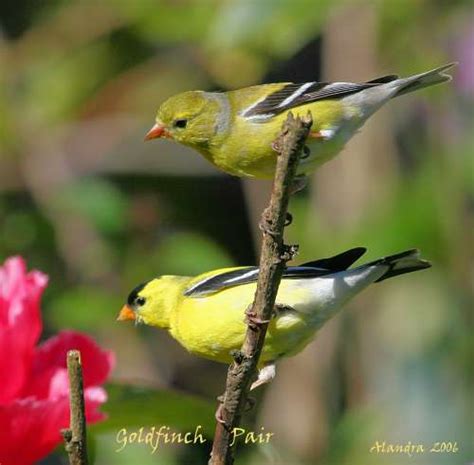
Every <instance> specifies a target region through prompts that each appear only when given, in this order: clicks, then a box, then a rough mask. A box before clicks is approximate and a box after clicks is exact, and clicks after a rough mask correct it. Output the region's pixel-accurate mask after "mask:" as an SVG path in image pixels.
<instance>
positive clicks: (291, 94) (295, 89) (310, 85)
mask: <svg viewBox="0 0 474 465" xmlns="http://www.w3.org/2000/svg"><path fill="white" fill-rule="evenodd" d="M394 79H397V76H395V75H390V76H383V77H380V78H377V79H373V80H372V81H369V82H364V83H354V82H332V83H328V82H306V83H302V84H301V83H300V84H295V83H288V84H285V85H284V87H282V88H281V89H279V90H277V91H275V92H273V93H271V94H270V95H268V96H267V97H266V98H265V99H264V100H262V101H261V102H259V103H257V104H256V105H252V106H251V107H249V108H248V109H247V110H245V111H244V112H243V114H242V116H244V117H245V118H255V119H258V118H262V119H265V118H269V117H272V116H275V115H278V114H279V113H282V112H284V111H286V110H289V109H290V108H294V107H297V106H299V105H303V104H305V103H310V102H315V101H317V100H323V99H332V98H338V97H343V96H345V95H350V94H354V93H356V92H360V91H361V90H364V89H367V88H369V87H375V86H379V85H381V84H385V83H387V82H390V81H393V80H394Z"/></svg>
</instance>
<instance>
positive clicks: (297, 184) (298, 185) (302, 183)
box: [290, 174, 308, 195]
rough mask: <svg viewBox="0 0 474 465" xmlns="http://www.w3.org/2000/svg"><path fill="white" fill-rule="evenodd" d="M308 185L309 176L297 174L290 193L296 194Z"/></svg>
mask: <svg viewBox="0 0 474 465" xmlns="http://www.w3.org/2000/svg"><path fill="white" fill-rule="evenodd" d="M307 185H308V178H307V177H306V176H305V175H304V174H300V175H298V176H295V177H294V178H293V182H292V184H291V186H290V195H294V194H296V193H297V192H300V191H302V190H303V189H304V188H305V187H306V186H307Z"/></svg>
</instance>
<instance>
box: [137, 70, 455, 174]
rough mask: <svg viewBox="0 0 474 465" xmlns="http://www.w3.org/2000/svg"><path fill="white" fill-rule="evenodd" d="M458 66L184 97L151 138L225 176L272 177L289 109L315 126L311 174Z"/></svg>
mask: <svg viewBox="0 0 474 465" xmlns="http://www.w3.org/2000/svg"><path fill="white" fill-rule="evenodd" d="M454 64H455V63H451V64H448V65H444V66H441V67H439V68H436V69H434V70H432V71H428V72H426V73H422V74H417V75H414V76H410V77H407V78H401V79H399V78H398V76H394V75H391V76H384V77H381V78H377V79H373V80H371V81H368V82H364V83H360V84H356V83H352V82H332V83H326V82H307V83H304V84H294V83H288V82H285V83H280V84H263V85H258V86H253V87H247V88H244V89H239V90H234V91H230V92H223V93H220V92H203V91H191V92H184V93H181V94H178V95H175V96H174V97H171V98H169V99H168V100H166V101H165V102H164V103H163V104H162V105H161V107H160V108H159V110H158V114H157V116H156V124H155V125H154V126H153V127H152V128H151V129H150V131H149V132H148V134H147V135H146V137H145V139H146V140H149V139H155V138H158V137H165V138H170V139H173V140H175V141H177V142H179V143H181V144H184V145H188V146H190V147H192V148H194V149H196V150H197V151H198V152H200V153H201V154H202V155H203V156H204V157H205V158H206V159H207V160H209V161H210V162H211V163H213V164H214V165H215V166H216V167H218V168H220V169H221V170H223V171H226V172H227V173H230V174H233V175H237V176H252V177H256V178H272V177H273V173H274V170H275V165H276V156H275V152H274V150H273V149H272V142H273V141H274V140H275V138H276V137H277V135H278V133H279V131H280V129H281V126H282V123H283V121H284V120H285V119H286V117H287V114H288V112H289V111H290V110H291V111H292V112H293V113H295V114H297V115H305V114H306V113H307V112H308V111H310V112H311V114H312V117H313V126H312V130H311V132H310V135H309V137H308V140H307V145H308V148H309V149H310V153H309V154H307V156H306V157H305V158H304V159H302V160H301V161H300V165H299V168H298V174H299V175H306V174H308V173H310V172H312V171H314V170H315V169H316V168H318V167H319V166H320V165H321V164H323V163H324V162H326V161H328V160H330V159H331V158H333V157H334V156H335V155H337V154H338V153H339V152H340V151H341V150H342V148H343V147H344V145H345V144H346V142H347V141H348V140H349V139H350V138H351V137H352V136H353V135H354V134H355V133H356V132H357V130H358V129H359V128H360V127H361V126H362V125H363V124H364V122H365V121H366V120H367V119H368V118H369V117H370V116H371V115H372V114H373V113H374V112H375V111H377V110H378V109H379V108H380V107H381V106H382V105H383V104H384V103H386V102H387V101H388V100H390V99H391V98H393V97H397V96H399V95H403V94H406V93H408V92H413V91H415V90H418V89H422V88H423V87H429V86H432V85H434V84H438V83H441V82H446V81H449V80H450V79H451V77H450V76H449V75H447V74H444V73H443V71H445V70H446V69H448V68H451V67H452V66H454Z"/></svg>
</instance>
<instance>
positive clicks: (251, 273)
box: [184, 247, 366, 297]
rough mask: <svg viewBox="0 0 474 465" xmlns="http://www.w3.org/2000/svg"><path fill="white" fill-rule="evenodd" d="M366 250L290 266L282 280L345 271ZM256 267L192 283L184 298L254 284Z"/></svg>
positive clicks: (350, 251)
mask: <svg viewBox="0 0 474 465" xmlns="http://www.w3.org/2000/svg"><path fill="white" fill-rule="evenodd" d="M365 251H366V249H365V248H363V247H357V248H355V249H351V250H348V251H347V252H343V253H341V254H339V255H336V256H334V257H330V258H322V259H320V260H316V261H313V262H308V263H305V264H303V265H301V266H290V267H288V268H286V269H285V271H284V272H283V278H284V279H302V278H316V277H318V276H325V275H328V274H331V273H335V272H338V271H342V270H345V269H347V268H348V267H349V266H350V265H352V263H354V262H355V261H356V260H357V259H359V258H360V257H361V256H362V255H363V254H364V253H365ZM257 279H258V267H256V266H249V267H244V268H236V269H234V270H228V271H224V272H222V273H219V274H216V275H213V276H209V277H204V278H203V279H202V280H200V281H197V282H195V283H193V284H192V285H191V286H190V287H188V288H187V289H186V290H185V291H184V295H185V296H186V297H203V296H205V295H209V294H213V293H215V292H218V291H221V290H223V289H226V288H229V287H234V286H240V285H242V284H249V283H252V282H256V281H257Z"/></svg>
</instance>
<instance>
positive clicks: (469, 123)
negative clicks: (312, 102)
mask: <svg viewBox="0 0 474 465" xmlns="http://www.w3.org/2000/svg"><path fill="white" fill-rule="evenodd" d="M473 24H474V13H473V10H472V3H471V2H469V1H467V0H466V1H451V2H447V1H441V0H386V1H382V0H380V1H377V0H372V1H370V0H365V1H364V0H360V1H350V0H347V1H344V0H339V1H329V0H287V1H284V0H234V1H232V0H222V1H218V0H216V1H210V0H209V1H206V0H204V1H198V0H195V1H191V0H168V1H165V0H162V1H157V0H154V1H152V0H149V1H148V0H137V1H132V0H105V1H101V2H99V1H93V0H84V1H59V0H57V1H46V0H45V1H41V2H39V1H35V0H15V1H13V0H3V1H2V2H1V3H0V259H2V260H3V259H4V258H5V257H7V256H9V255H13V254H21V255H23V256H24V257H26V259H27V260H28V263H29V267H35V268H39V269H41V270H43V271H45V272H46V273H48V274H49V275H50V276H51V281H50V285H49V287H48V289H47V292H46V294H45V297H44V301H43V313H44V320H45V332H44V336H45V337H46V336H47V335H48V334H51V333H54V332H56V331H58V330H59V329H62V328H66V327H67V328H73V329H77V330H82V331H87V332H88V333H90V334H92V335H94V336H95V337H96V339H97V340H98V341H99V342H100V343H101V344H102V345H103V346H106V347H109V348H111V349H113V350H114V351H115V352H116V354H117V360H118V362H117V367H116V369H115V372H114V385H113V386H110V389H109V392H110V402H109V404H108V405H107V406H106V407H105V410H107V411H108V412H109V420H108V421H106V422H104V423H102V424H100V425H97V426H95V427H93V428H91V430H90V432H91V447H92V449H93V455H94V464H96V465H109V464H112V463H113V464H118V465H121V464H124V465H125V464H127V465H128V464H132V463H133V464H137V463H140V464H143V465H149V464H170V465H183V464H197V465H199V464H205V463H207V455H208V452H209V447H210V441H208V443H206V444H204V445H202V446H181V447H180V446H176V445H174V446H169V445H168V446H163V447H162V448H160V449H159V450H158V451H157V452H156V453H154V454H151V453H150V449H149V448H148V447H146V446H144V445H130V446H127V447H126V448H124V449H123V450H122V451H120V452H116V449H118V448H119V447H120V445H119V444H118V443H117V441H116V434H117V432H118V431H119V430H120V429H121V428H127V429H128V431H129V432H133V431H136V430H137V428H139V427H140V426H145V427H146V426H149V425H158V426H160V425H163V424H164V425H168V426H170V427H172V428H174V429H176V430H178V429H181V430H185V431H187V430H194V428H195V425H198V424H201V425H203V427H205V428H206V430H207V431H208V432H211V433H212V428H213V417H212V415H213V409H214V406H215V397H216V396H217V395H219V394H221V392H222V391H223V387H224V380H225V374H226V367H225V366H224V365H219V364H215V363H212V362H208V361H205V360H201V359H197V358H195V357H194V356H191V355H189V354H187V353H186V352H185V351H184V350H183V349H182V348H181V347H180V346H178V344H177V343H175V342H174V341H173V340H171V338H170V337H168V335H167V334H165V333H164V332H160V331H157V330H153V329H150V328H141V327H139V328H137V327H134V326H133V325H127V324H120V323H118V322H116V321H115V317H116V315H117V312H118V310H119V309H120V307H121V305H122V303H123V302H124V300H125V298H126V296H127V294H128V292H129V291H130V290H131V289H132V288H133V287H134V286H135V285H136V284H138V283H140V282H143V281H144V280H147V279H149V278H151V277H153V276H155V275H159V274H173V273H176V274H195V273H199V272H202V271H206V270H209V269H212V268H216V267H221V266H229V265H237V264H239V265H244V264H254V263H255V262H256V260H257V256H258V248H259V241H260V234H259V231H258V228H257V222H258V218H259V215H260V211H261V210H262V208H263V206H264V205H265V203H266V202H267V200H268V192H269V185H268V183H266V182H261V181H241V180H240V179H238V178H233V177H230V176H227V175H225V174H223V173H220V172H217V171H216V170H215V169H214V168H213V167H212V166H211V165H209V164H208V163H207V162H206V161H204V160H203V159H201V157H200V156H198V155H197V154H196V153H193V152H192V151H191V150H188V149H186V148H183V147H180V146H178V145H176V144H173V143H171V142H168V141H158V142H157V141H154V142H151V143H147V144H145V143H143V137H144V134H145V133H146V131H147V130H148V129H149V127H150V126H151V125H152V123H153V119H154V114H155V111H156V109H157V107H158V105H159V104H160V103H161V102H162V101H163V100H164V99H166V98H167V97H169V96H171V95H173V94H175V93H177V92H180V91H184V90H190V89H198V88H199V89H205V90H216V89H222V90H225V89H232V88H237V87H241V86H245V85H250V84H255V83H260V82H273V81H286V80H292V81H305V80H314V79H324V80H326V79H327V80H367V79H371V78H374V77H376V76H377V75H383V74H390V73H393V72H396V73H400V74H403V75H406V74H413V73H417V72H420V71H424V70H427V69H431V68H434V67H436V66H438V65H441V64H443V63H446V62H449V61H454V60H457V61H460V66H459V67H458V68H457V69H456V70H455V71H454V74H455V78H454V81H453V82H452V83H450V84H448V85H442V86H438V87H436V88H432V89H428V90H425V91H422V92H418V93H416V94H411V95H410V96H408V97H403V98H400V99H397V100H396V101H394V102H392V103H391V104H390V105H388V106H387V107H386V108H385V109H384V110H382V111H380V112H379V113H378V114H377V116H375V118H373V119H372V120H371V121H370V122H369V123H368V124H367V125H366V126H365V127H364V129H363V131H362V132H361V133H360V134H359V135H358V136H357V137H356V138H355V139H354V140H353V141H351V143H350V144H349V145H348V147H347V148H346V149H345V150H344V152H343V154H342V155H341V156H340V157H339V158H337V159H336V160H334V161H332V162H330V163H328V164H327V165H325V166H324V167H323V168H322V169H320V171H319V172H318V173H317V174H316V175H315V176H314V178H313V179H312V182H311V184H310V187H309V188H308V189H307V190H306V191H304V192H302V193H299V194H298V195H297V196H296V197H294V198H293V199H292V201H291V205H290V211H291V212H292V213H293V215H294V222H293V224H292V225H291V226H290V227H289V228H288V229H287V235H288V240H289V241H290V242H298V243H299V244H300V246H301V249H300V250H301V253H300V256H299V257H297V260H295V263H299V262H301V261H304V260H309V259H314V258H317V257H322V256H330V255H332V254H336V253H338V252H341V251H343V250H345V249H347V248H350V247H354V246H360V245H363V246H367V247H368V248H369V253H368V259H371V258H376V257H378V256H381V255H386V254H391V253H394V252H397V251H401V250H404V249H407V248H411V247H419V248H420V249H421V250H422V252H423V256H424V257H425V258H427V259H429V260H431V261H432V262H433V268H432V269H431V270H429V271H426V272H423V273H418V274H416V275H410V276H404V277H400V278H397V279H394V280H390V281H388V282H384V283H383V284H382V285H380V286H373V287H371V288H370V289H369V290H367V291H366V292H365V293H364V294H362V295H361V296H359V297H357V299H356V300H354V301H353V302H352V303H351V304H350V305H348V307H347V308H346V309H345V311H344V312H343V313H341V314H340V315H339V316H338V317H336V318H335V319H334V320H332V321H331V322H330V323H328V324H327V326H325V327H324V329H323V330H322V331H321V333H320V334H319V337H318V339H317V340H316V341H315V342H314V343H313V344H311V345H310V346H309V347H308V348H307V349H306V350H305V351H304V352H303V353H301V354H299V355H298V356H296V357H294V358H291V359H288V360H285V361H283V362H282V363H280V365H279V370H278V375H277V378H276V379H275V381H274V382H273V384H272V385H271V386H269V387H267V388H265V389H263V390H262V392H260V393H258V394H257V397H258V400H259V402H258V404H257V405H258V406H257V408H256V409H255V410H254V411H253V412H251V413H250V414H249V415H248V416H247V417H246V425H247V427H248V428H254V429H256V430H257V431H260V427H262V426H263V427H264V428H265V431H271V432H274V433H275V436H274V438H275V439H274V440H272V441H271V442H270V444H268V445H264V446H256V445H241V446H240V448H239V450H238V459H237V464H238V465H260V464H289V465H309V464H318V465H319V464H320V465H336V464H337V465H345V464H351V465H354V464H355V465H359V464H361V465H362V464H364V465H371V464H380V465H392V464H393V465H395V464H397V465H398V464H401V463H408V462H409V463H413V464H416V465H419V464H420V465H422V464H430V465H431V464H454V463H459V464H461V463H466V462H467V461H469V460H473V459H474V455H473V451H472V433H473V401H472V400H473V379H474V377H473V370H472V367H473V364H472V362H473V346H474V342H473V338H472V291H473V288H472V278H473V262H472V255H473V254H472V248H473V240H472V239H473V237H472V231H473V223H474V222H473V209H474V183H473V177H474V176H473V174H474V166H473V165H474V163H473V156H472V155H473V148H474V132H473V131H472V128H473V127H474V125H473V123H474V121H473V120H474V118H473V117H474V111H473V108H474V107H473V103H474V58H473V56H474V55H473V54H474V52H473V50H474V29H473ZM223 311H225V309H223ZM123 385H129V387H126V388H125V387H123ZM376 441H379V442H382V441H385V442H386V443H392V444H399V443H401V444H406V443H408V442H409V441H411V443H415V444H418V443H423V444H425V446H426V447H428V448H429V446H430V445H431V444H433V443H434V442H436V441H452V442H454V441H455V442H457V445H458V448H459V451H458V452H457V453H456V454H452V453H451V454H449V453H444V454H434V453H431V454H430V453H425V454H421V455H416V456H414V457H413V458H410V457H407V456H406V455H397V454H392V455H390V454H383V455H380V454H379V455H376V454H374V453H370V448H371V447H372V446H373V445H374V444H375V442H376ZM58 463H64V457H62V456H61V452H60V451H58V452H57V453H56V454H54V455H53V456H51V457H49V458H48V459H46V460H45V461H44V464H48V465H52V464H58Z"/></svg>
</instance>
